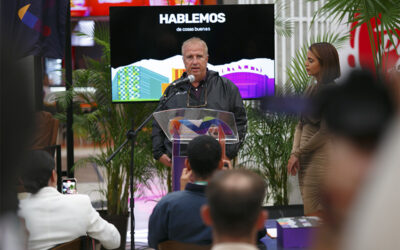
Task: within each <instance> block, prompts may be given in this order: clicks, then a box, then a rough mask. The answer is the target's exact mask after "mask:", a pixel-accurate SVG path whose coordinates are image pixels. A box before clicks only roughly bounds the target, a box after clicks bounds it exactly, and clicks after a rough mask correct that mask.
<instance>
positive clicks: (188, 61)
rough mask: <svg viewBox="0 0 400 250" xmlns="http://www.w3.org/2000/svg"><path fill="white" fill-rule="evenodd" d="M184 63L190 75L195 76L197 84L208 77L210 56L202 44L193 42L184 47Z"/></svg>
mask: <svg viewBox="0 0 400 250" xmlns="http://www.w3.org/2000/svg"><path fill="white" fill-rule="evenodd" d="M183 63H184V64H185V69H186V72H187V74H188V75H194V77H195V82H200V81H201V80H203V79H204V78H205V77H206V73H207V63H208V55H207V54H206V52H205V48H204V46H203V44H202V43H200V42H192V43H189V44H186V45H185V46H184V47H183Z"/></svg>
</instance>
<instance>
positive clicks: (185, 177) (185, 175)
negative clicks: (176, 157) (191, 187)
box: [180, 168, 192, 190]
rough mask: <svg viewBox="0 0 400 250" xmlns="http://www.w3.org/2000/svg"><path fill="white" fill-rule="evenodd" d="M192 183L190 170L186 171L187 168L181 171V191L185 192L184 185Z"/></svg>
mask: <svg viewBox="0 0 400 250" xmlns="http://www.w3.org/2000/svg"><path fill="white" fill-rule="evenodd" d="M191 181H192V170H188V169H187V168H184V169H182V175H181V179H180V183H181V190H185V187H186V184H188V182H191Z"/></svg>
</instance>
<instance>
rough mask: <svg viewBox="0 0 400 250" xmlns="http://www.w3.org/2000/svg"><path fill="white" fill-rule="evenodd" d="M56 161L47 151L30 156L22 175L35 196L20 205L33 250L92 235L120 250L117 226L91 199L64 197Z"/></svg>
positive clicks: (78, 195) (102, 242)
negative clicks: (99, 210)
mask: <svg viewBox="0 0 400 250" xmlns="http://www.w3.org/2000/svg"><path fill="white" fill-rule="evenodd" d="M54 165H55V164H54V160H53V158H52V157H51V156H50V155H49V154H48V153H47V152H45V151H41V150H35V151H32V152H30V154H29V164H27V166H26V170H25V171H24V174H23V175H22V181H23V183H24V186H25V189H26V190H27V191H28V192H30V193H31V195H30V196H29V197H28V198H26V199H24V200H22V201H21V202H20V206H19V207H20V208H19V212H18V214H19V216H20V217H21V218H22V219H24V220H25V224H26V228H27V231H28V234H29V237H28V248H29V249H49V248H51V247H54V246H56V245H58V244H61V243H65V242H69V241H72V240H74V239H76V238H78V237H80V236H84V235H88V236H90V237H92V238H95V239H97V240H99V241H100V243H101V244H102V245H103V246H104V247H105V248H107V249H114V248H117V247H119V245H120V241H121V236H120V234H119V232H118V230H117V229H116V228H115V226H114V225H112V224H110V223H108V222H107V221H105V220H104V219H102V218H101V217H100V215H99V213H98V212H97V211H96V210H95V209H94V208H93V207H92V204H91V202H90V199H89V197H88V196H87V195H81V194H73V195H63V194H61V193H59V192H58V191H57V189H56V185H57V174H56V171H55V169H54Z"/></svg>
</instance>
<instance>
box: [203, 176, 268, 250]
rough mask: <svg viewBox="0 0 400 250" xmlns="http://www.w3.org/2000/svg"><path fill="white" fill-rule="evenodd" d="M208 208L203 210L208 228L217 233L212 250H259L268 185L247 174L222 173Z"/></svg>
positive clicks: (210, 192) (214, 182) (212, 188)
mask: <svg viewBox="0 0 400 250" xmlns="http://www.w3.org/2000/svg"><path fill="white" fill-rule="evenodd" d="M206 194H207V199H208V205H204V206H203V207H202V209H201V215H202V218H203V221H204V223H205V224H207V225H210V226H211V227H212V229H213V247H212V250H228V249H229V250H239V249H240V250H256V249H257V248H256V239H257V232H258V231H259V230H260V229H262V228H263V227H264V223H265V220H266V219H267V212H266V211H265V210H263V209H262V207H261V205H262V201H263V199H264V194H265V183H264V181H263V180H262V178H261V177H260V176H258V175H257V174H255V173H253V172H251V171H248V170H244V169H239V170H230V171H220V172H219V173H216V174H215V176H214V177H213V178H212V179H211V181H210V183H209V185H208V188H207V191H206Z"/></svg>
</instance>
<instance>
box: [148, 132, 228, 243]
mask: <svg viewBox="0 0 400 250" xmlns="http://www.w3.org/2000/svg"><path fill="white" fill-rule="evenodd" d="M187 152H188V158H187V159H186V160H185V165H186V167H187V168H188V170H189V171H190V170H191V171H192V173H191V175H192V177H193V182H189V183H187V184H186V187H185V190H183V191H177V192H172V193H169V194H167V195H166V196H164V197H163V198H162V199H161V200H160V201H159V202H158V203H157V205H156V206H155V208H154V210H153V212H152V214H151V216H150V220H149V234H148V243H149V246H150V247H152V248H155V249H157V248H158V244H159V243H161V242H163V241H167V240H174V241H179V242H185V243H192V244H199V245H208V244H211V241H212V236H211V228H210V227H209V226H207V225H206V224H204V223H203V221H202V220H201V217H200V208H201V206H202V205H204V204H205V203H206V202H207V200H206V196H205V190H206V187H207V184H208V181H209V179H210V178H211V176H212V175H213V173H214V172H215V171H216V170H218V169H222V166H223V161H222V149H221V146H220V144H219V143H218V141H217V140H216V139H215V138H214V137H211V136H208V135H201V136H198V137H196V138H194V139H193V140H192V141H190V142H189V144H188V147H187Z"/></svg>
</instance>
